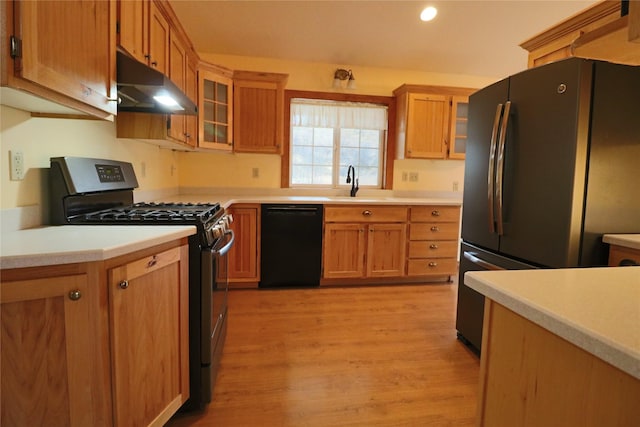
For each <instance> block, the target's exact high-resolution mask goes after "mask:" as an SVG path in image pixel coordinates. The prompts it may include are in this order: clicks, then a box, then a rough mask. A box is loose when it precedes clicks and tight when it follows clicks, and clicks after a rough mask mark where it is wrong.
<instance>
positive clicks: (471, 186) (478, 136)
mask: <svg viewBox="0 0 640 427" xmlns="http://www.w3.org/2000/svg"><path fill="white" fill-rule="evenodd" d="M508 94H509V80H508V79H506V80H502V81H499V82H497V83H494V84H493V85H491V86H488V87H486V88H484V89H482V90H480V91H478V92H476V93H474V94H472V95H471V96H470V97H469V120H468V127H467V130H468V132H467V151H466V156H465V157H466V159H465V172H464V196H463V197H464V199H463V210H462V238H463V240H465V241H468V242H472V243H474V244H476V245H479V246H482V247H485V248H490V249H493V250H497V249H498V242H499V240H498V234H497V233H496V230H495V211H494V206H495V199H494V196H495V191H494V190H495V188H494V183H495V164H496V162H495V160H496V159H495V150H496V143H497V140H496V139H497V137H498V131H499V127H500V124H501V119H502V112H503V110H504V105H505V103H506V101H507V100H508Z"/></svg>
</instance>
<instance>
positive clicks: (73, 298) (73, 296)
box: [69, 289, 82, 301]
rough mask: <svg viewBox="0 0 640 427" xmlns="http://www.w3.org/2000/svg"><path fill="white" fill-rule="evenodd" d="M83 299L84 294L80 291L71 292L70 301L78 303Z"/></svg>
mask: <svg viewBox="0 0 640 427" xmlns="http://www.w3.org/2000/svg"><path fill="white" fill-rule="evenodd" d="M81 297H82V293H81V292H80V290H79V289H74V290H72V291H70V292H69V299H70V300H71V301H78V300H79V299H80V298H81Z"/></svg>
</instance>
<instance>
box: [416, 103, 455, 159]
mask: <svg viewBox="0 0 640 427" xmlns="http://www.w3.org/2000/svg"><path fill="white" fill-rule="evenodd" d="M449 99H450V97H449V96H445V95H429V94H416V93H411V94H409V105H408V110H409V112H408V118H407V131H406V132H407V136H406V138H407V142H406V144H407V147H406V150H407V157H409V158H422V159H444V158H445V157H446V154H447V145H446V138H447V134H448V131H449Z"/></svg>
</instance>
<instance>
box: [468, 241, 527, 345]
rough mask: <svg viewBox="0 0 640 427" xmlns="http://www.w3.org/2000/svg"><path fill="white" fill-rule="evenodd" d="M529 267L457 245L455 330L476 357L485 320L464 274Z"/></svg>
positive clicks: (478, 297) (477, 296) (480, 301)
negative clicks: (458, 256)
mask: <svg viewBox="0 0 640 427" xmlns="http://www.w3.org/2000/svg"><path fill="white" fill-rule="evenodd" d="M532 268H535V267H533V266H531V265H528V264H524V263H521V262H518V261H516V260H512V259H509V258H505V257H503V256H500V255H498V254H496V253H493V252H489V251H485V250H483V249H481V248H479V247H477V246H473V245H469V244H466V243H464V242H463V243H462V244H461V245H460V274H459V276H458V305H457V311H456V330H457V331H458V338H459V339H460V340H461V341H463V342H464V343H465V344H467V345H468V346H469V347H470V348H471V349H472V350H474V351H475V352H477V353H479V352H480V351H481V349H482V348H481V346H482V324H483V319H484V296H483V295H482V294H480V293H478V292H476V291H474V290H473V289H471V288H470V287H468V286H467V285H465V284H464V273H466V272H467V271H486V270H524V269H532Z"/></svg>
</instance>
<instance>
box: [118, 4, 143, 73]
mask: <svg viewBox="0 0 640 427" xmlns="http://www.w3.org/2000/svg"><path fill="white" fill-rule="evenodd" d="M149 8H150V1H149V0H126V1H122V0H120V1H118V45H119V46H120V47H121V48H122V49H124V50H126V51H127V52H128V53H129V54H130V55H131V56H133V57H134V58H136V59H137V60H138V61H140V62H143V63H145V64H147V63H148V59H149Z"/></svg>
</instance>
